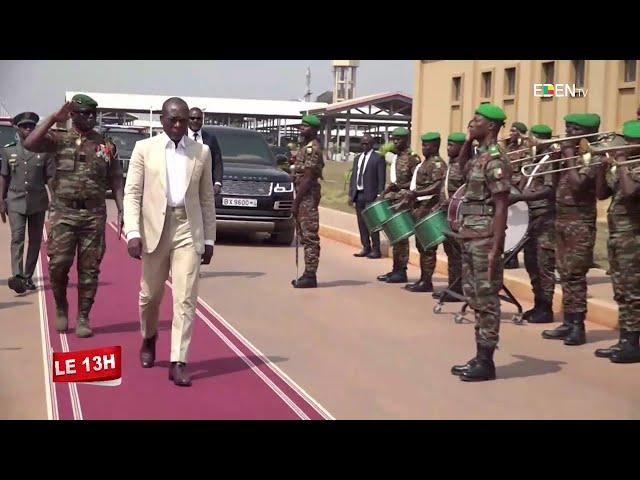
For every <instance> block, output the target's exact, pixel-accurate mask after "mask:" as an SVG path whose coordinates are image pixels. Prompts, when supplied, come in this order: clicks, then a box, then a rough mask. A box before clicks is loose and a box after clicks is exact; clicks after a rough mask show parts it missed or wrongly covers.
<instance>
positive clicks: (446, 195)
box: [444, 163, 451, 200]
mask: <svg viewBox="0 0 640 480" xmlns="http://www.w3.org/2000/svg"><path fill="white" fill-rule="evenodd" d="M449 172H451V163H449V165H448V166H447V176H446V177H445V178H444V198H445V200H449Z"/></svg>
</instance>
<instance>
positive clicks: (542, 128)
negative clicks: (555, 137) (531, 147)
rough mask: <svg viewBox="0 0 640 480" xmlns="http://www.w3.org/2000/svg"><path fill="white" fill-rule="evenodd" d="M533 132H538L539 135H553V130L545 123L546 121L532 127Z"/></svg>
mask: <svg viewBox="0 0 640 480" xmlns="http://www.w3.org/2000/svg"><path fill="white" fill-rule="evenodd" d="M531 133H537V134H538V135H551V134H552V133H553V130H551V127H550V126H549V125H545V124H544V123H539V124H537V125H534V126H533V127H531Z"/></svg>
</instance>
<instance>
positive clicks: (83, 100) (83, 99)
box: [71, 93, 98, 108]
mask: <svg viewBox="0 0 640 480" xmlns="http://www.w3.org/2000/svg"><path fill="white" fill-rule="evenodd" d="M71 101H72V102H73V103H75V104H77V105H78V106H81V107H90V108H97V107H98V102H96V101H95V100H94V99H93V98H91V97H90V96H89V95H85V94H83V93H78V94H77V95H74V96H73V98H72V99H71Z"/></svg>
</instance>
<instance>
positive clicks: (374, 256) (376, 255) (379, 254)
mask: <svg viewBox="0 0 640 480" xmlns="http://www.w3.org/2000/svg"><path fill="white" fill-rule="evenodd" d="M367 258H382V254H381V253H380V252H379V251H375V250H374V251H373V252H371V253H369V255H367Z"/></svg>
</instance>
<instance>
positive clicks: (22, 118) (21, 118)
mask: <svg viewBox="0 0 640 480" xmlns="http://www.w3.org/2000/svg"><path fill="white" fill-rule="evenodd" d="M39 121H40V117H39V116H38V115H37V114H36V113H34V112H22V113H19V114H18V115H16V116H15V117H13V124H14V125H16V126H20V125H22V124H23V123H33V124H34V125H37V123H38V122H39Z"/></svg>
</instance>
